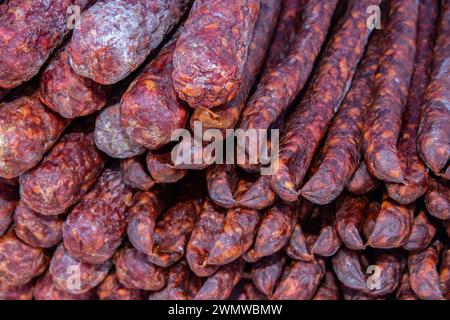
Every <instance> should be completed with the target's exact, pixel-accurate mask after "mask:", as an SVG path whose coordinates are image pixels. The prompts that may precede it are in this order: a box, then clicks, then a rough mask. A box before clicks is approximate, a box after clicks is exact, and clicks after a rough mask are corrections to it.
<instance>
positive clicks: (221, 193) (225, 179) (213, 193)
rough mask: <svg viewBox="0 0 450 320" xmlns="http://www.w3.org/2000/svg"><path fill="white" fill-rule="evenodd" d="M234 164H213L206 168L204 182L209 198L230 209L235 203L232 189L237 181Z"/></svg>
mask: <svg viewBox="0 0 450 320" xmlns="http://www.w3.org/2000/svg"><path fill="white" fill-rule="evenodd" d="M235 169H236V166H234V165H228V164H227V165H213V166H210V167H208V169H207V170H206V182H207V185H208V193H209V196H210V197H211V200H212V201H214V202H215V203H216V204H218V205H219V206H221V207H224V208H227V209H230V208H233V207H234V206H235V205H236V200H235V199H234V197H233V189H234V186H235V185H236V183H237V179H238V176H237V173H236V170H235Z"/></svg>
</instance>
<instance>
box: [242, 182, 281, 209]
mask: <svg viewBox="0 0 450 320" xmlns="http://www.w3.org/2000/svg"><path fill="white" fill-rule="evenodd" d="M276 199H277V197H276V193H275V192H274V191H273V190H272V188H271V187H270V176H268V175H261V176H259V177H258V178H257V179H256V181H255V183H253V184H252V185H251V186H250V187H249V188H248V190H246V192H243V193H242V195H240V196H239V197H238V198H237V199H236V201H237V204H238V205H239V206H241V207H246V208H250V209H256V210H262V209H265V208H268V207H270V206H271V205H273V204H274V203H275V201H276Z"/></svg>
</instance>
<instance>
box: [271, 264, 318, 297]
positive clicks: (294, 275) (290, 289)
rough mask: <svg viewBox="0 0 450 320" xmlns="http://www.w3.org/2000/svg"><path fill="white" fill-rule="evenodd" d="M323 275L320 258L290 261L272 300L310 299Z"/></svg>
mask: <svg viewBox="0 0 450 320" xmlns="http://www.w3.org/2000/svg"><path fill="white" fill-rule="evenodd" d="M324 275H325V262H324V261H323V260H321V259H317V260H313V261H311V262H306V261H292V262H291V264H290V265H289V266H287V267H286V269H285V270H284V273H283V275H282V276H281V279H280V282H279V283H278V286H277V287H276V289H275V292H274V293H273V295H272V298H271V299H272V300H311V299H312V298H313V297H314V295H315V293H316V291H317V289H318V288H319V285H320V283H321V281H322V278H323V277H324Z"/></svg>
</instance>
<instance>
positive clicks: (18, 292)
mask: <svg viewBox="0 0 450 320" xmlns="http://www.w3.org/2000/svg"><path fill="white" fill-rule="evenodd" d="M33 286H34V281H30V282H28V283H26V284H24V285H21V286H9V285H7V284H4V283H1V282H0V301H2V300H32V299H33Z"/></svg>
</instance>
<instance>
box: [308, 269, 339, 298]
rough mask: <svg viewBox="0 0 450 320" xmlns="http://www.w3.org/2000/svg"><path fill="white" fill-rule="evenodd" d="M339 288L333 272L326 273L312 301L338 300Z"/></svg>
mask: <svg viewBox="0 0 450 320" xmlns="http://www.w3.org/2000/svg"><path fill="white" fill-rule="evenodd" d="M338 299H339V287H338V285H337V282H336V278H335V277H334V274H333V272H331V271H327V272H326V273H325V276H324V278H323V280H322V284H321V285H320V287H319V289H317V292H316V294H315V295H314V298H313V300H338Z"/></svg>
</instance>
